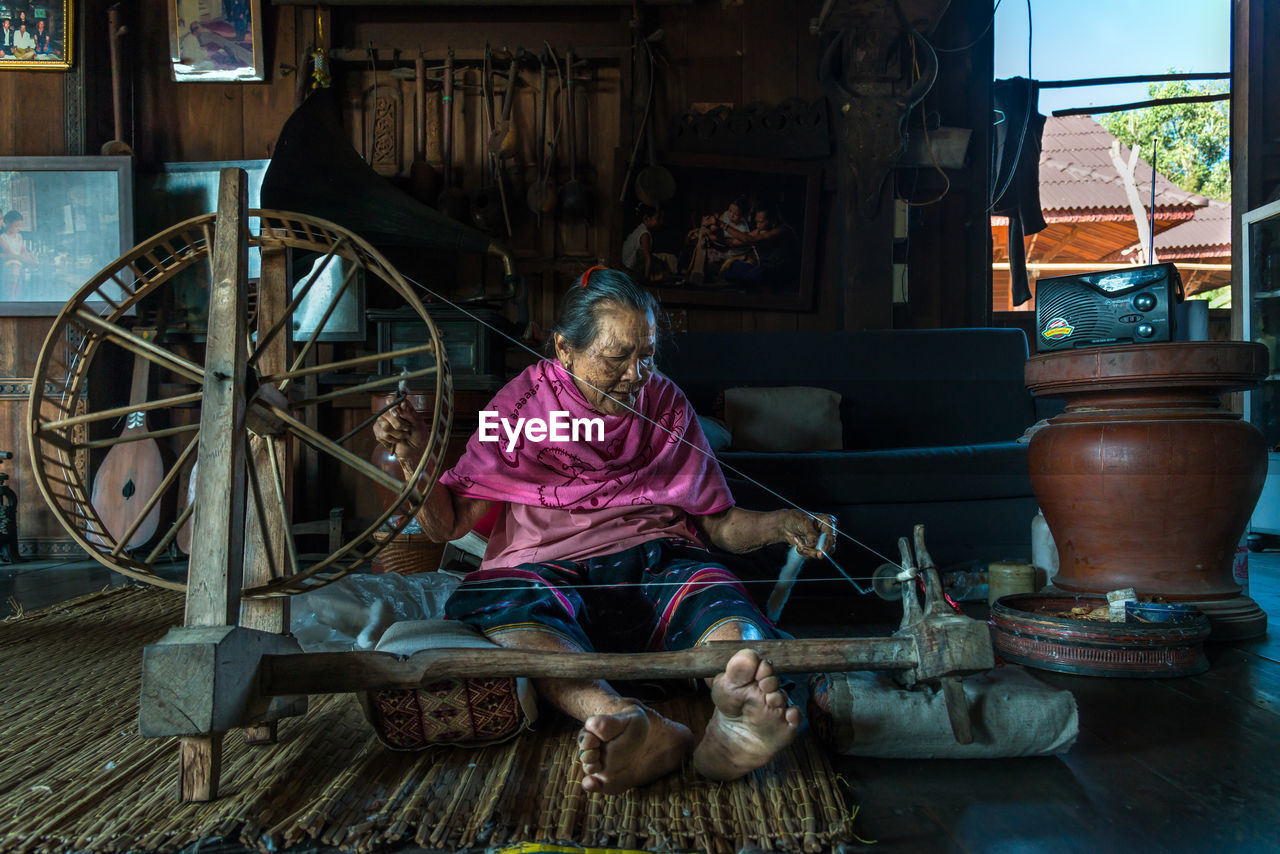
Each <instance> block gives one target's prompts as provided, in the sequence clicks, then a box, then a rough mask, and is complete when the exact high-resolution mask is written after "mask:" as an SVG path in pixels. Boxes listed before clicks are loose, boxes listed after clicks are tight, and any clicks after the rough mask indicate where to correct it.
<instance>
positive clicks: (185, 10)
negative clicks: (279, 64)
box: [0, 0, 266, 83]
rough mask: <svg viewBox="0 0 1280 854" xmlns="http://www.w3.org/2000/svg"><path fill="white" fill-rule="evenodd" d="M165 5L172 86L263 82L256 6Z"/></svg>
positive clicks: (217, 1)
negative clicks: (166, 8)
mask: <svg viewBox="0 0 1280 854" xmlns="http://www.w3.org/2000/svg"><path fill="white" fill-rule="evenodd" d="M0 2H3V0H0ZM168 2H169V59H170V61H171V62H172V63H173V79H174V80H178V81H200V80H204V81H209V82H213V83H228V82H232V83H234V82H241V81H244V82H253V81H261V80H265V79H266V78H265V77H264V76H263V71H264V68H265V64H264V61H263V58H262V0H168Z"/></svg>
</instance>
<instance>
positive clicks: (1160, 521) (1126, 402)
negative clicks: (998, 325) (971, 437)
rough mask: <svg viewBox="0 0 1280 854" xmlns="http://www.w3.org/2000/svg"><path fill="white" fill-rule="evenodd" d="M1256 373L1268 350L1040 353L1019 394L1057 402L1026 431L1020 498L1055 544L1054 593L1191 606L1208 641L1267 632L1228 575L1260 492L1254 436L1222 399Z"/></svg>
mask: <svg viewBox="0 0 1280 854" xmlns="http://www.w3.org/2000/svg"><path fill="white" fill-rule="evenodd" d="M1266 373H1267V350H1266V348H1265V347H1263V346H1262V345H1260V344H1250V343H1244V342H1185V343H1183V342H1179V343H1168V344H1141V345H1129V346H1115V347H1098V348H1088V349H1080V350H1070V351H1062V352H1057V353H1046V354H1043V355H1039V356H1035V357H1033V358H1031V359H1030V360H1028V362H1027V365H1026V371H1025V378H1026V384H1027V387H1028V388H1029V389H1030V390H1031V391H1032V392H1033V393H1034V394H1035V395H1037V396H1041V397H1057V398H1063V399H1065V401H1066V403H1067V408H1066V411H1065V412H1063V413H1062V414H1060V415H1058V416H1056V417H1055V418H1053V419H1051V420H1050V421H1049V423H1048V424H1047V425H1046V426H1045V427H1043V428H1041V429H1040V430H1038V431H1036V432H1035V433H1034V434H1033V436H1032V439H1031V445H1030V447H1029V449H1028V459H1027V463H1028V467H1029V469H1030V474H1031V485H1032V488H1033V489H1034V490H1035V494H1036V499H1037V500H1038V501H1039V503H1040V508H1041V510H1042V511H1043V512H1044V517H1045V520H1046V521H1047V522H1048V523H1049V528H1050V530H1051V531H1052V532H1053V537H1054V542H1055V543H1056V544H1057V547H1058V559H1059V568H1058V574H1057V575H1056V576H1055V577H1054V578H1053V585H1054V587H1056V588H1058V589H1061V590H1064V591H1068V592H1073V593H1081V592H1084V593H1106V592H1107V591H1110V590H1116V589H1120V588H1125V587H1132V588H1134V589H1135V590H1136V591H1137V592H1138V594H1139V595H1144V596H1146V595H1159V596H1161V597H1163V598H1164V599H1166V600H1168V601H1171V602H1190V603H1194V604H1195V605H1197V606H1198V607H1200V608H1201V609H1202V610H1204V611H1205V612H1206V613H1207V614H1208V616H1209V618H1210V620H1211V622H1212V623H1213V627H1214V634H1213V639H1214V640H1226V639H1236V638H1242V637H1253V636H1256V635H1259V634H1263V633H1265V631H1266V614H1265V613H1264V612H1263V611H1262V610H1261V609H1260V608H1259V607H1258V606H1257V604H1256V603H1255V602H1254V601H1253V600H1252V599H1249V598H1248V597H1245V596H1242V595H1240V594H1241V591H1240V587H1239V585H1237V584H1236V583H1235V581H1234V580H1233V578H1232V574H1231V563H1232V559H1233V557H1234V555H1235V550H1236V545H1237V544H1238V543H1239V541H1240V537H1241V535H1242V534H1243V533H1244V530H1245V527H1246V526H1247V524H1248V521H1249V516H1250V514H1251V513H1252V511H1253V507H1254V505H1255V504H1256V503H1257V500H1258V496H1259V494H1260V493H1261V491H1262V483H1263V480H1264V478H1265V476H1266V469H1267V455H1266V448H1265V446H1264V443H1263V438H1262V434H1261V433H1259V432H1258V430H1257V428H1255V427H1254V426H1253V425H1252V424H1249V423H1246V422H1244V421H1243V420H1241V418H1240V416H1239V415H1237V414H1236V413H1235V412H1233V411H1232V410H1231V409H1229V408H1227V407H1225V406H1224V405H1223V402H1222V395H1223V394H1224V393H1226V392H1228V391H1235V390H1240V389H1246V388H1250V387H1252V386H1254V385H1256V384H1257V383H1258V382H1259V381H1260V380H1261V379H1262V378H1263V377H1264V376H1266Z"/></svg>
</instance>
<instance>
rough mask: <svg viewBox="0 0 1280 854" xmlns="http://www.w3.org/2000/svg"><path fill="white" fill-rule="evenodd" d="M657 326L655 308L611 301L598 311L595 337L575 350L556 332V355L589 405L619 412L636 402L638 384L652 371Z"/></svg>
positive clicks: (598, 410)
mask: <svg viewBox="0 0 1280 854" xmlns="http://www.w3.org/2000/svg"><path fill="white" fill-rule="evenodd" d="M657 343H658V328H657V324H656V323H655V322H654V317H653V312H648V311H644V312H642V311H637V310H635V309H629V308H622V307H619V306H614V307H611V308H609V309H606V310H605V311H604V312H603V314H602V315H601V317H600V329H599V332H598V333H597V335H596V338H595V340H594V341H592V342H591V343H590V344H588V345H587V346H586V347H584V348H583V349H582V350H574V349H572V348H571V347H569V345H568V342H567V341H565V339H564V337H563V336H561V335H560V334H559V333H557V334H556V358H558V359H559V360H560V364H561V365H563V366H564V367H565V369H566V370H567V371H569V373H571V374H573V378H574V384H575V385H577V387H578V391H580V392H582V396H583V397H584V398H586V400H587V403H588V404H590V406H591V408H592V409H594V410H595V411H596V412H599V413H601V414H602V415H621V414H623V413H625V412H628V411H630V410H631V409H633V408H635V405H636V400H637V398H638V397H639V395H640V389H641V388H642V387H643V386H644V384H645V381H646V380H648V379H649V375H650V374H652V373H653V353H654V350H655V348H656V347H657Z"/></svg>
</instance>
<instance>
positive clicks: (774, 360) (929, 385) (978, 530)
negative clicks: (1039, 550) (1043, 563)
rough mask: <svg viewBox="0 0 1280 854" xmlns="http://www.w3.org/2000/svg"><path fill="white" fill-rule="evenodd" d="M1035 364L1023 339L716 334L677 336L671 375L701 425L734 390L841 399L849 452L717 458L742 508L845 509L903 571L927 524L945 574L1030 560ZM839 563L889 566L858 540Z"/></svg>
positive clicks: (946, 334) (663, 360) (850, 567)
mask: <svg viewBox="0 0 1280 854" xmlns="http://www.w3.org/2000/svg"><path fill="white" fill-rule="evenodd" d="M1026 358H1027V342H1026V338H1025V336H1024V335H1023V333H1022V331H1021V330H1018V329H939V330H867V331H851V332H755V333H718V332H716V333H712V332H706V333H679V334H676V335H674V336H673V337H672V339H671V340H670V341H667V342H665V343H664V344H663V346H662V348H661V349H660V351H659V354H658V368H659V370H661V371H662V372H663V373H664V374H666V375H667V376H669V377H670V378H672V379H673V380H675V382H676V383H677V384H678V385H679V386H680V387H681V388H682V389H683V390H684V391H685V393H686V394H687V395H688V397H689V400H690V401H691V402H692V404H693V406H694V408H695V409H696V410H697V412H698V413H699V414H700V415H710V414H712V413H713V411H714V409H715V406H716V397H717V396H718V395H720V394H721V393H722V392H724V390H725V389H728V388H731V387H735V386H757V387H768V386H813V387H820V388H826V389H831V390H833V391H836V392H839V393H840V395H841V396H842V400H841V403H840V422H841V429H842V432H843V442H842V445H843V449H842V450H839V451H809V452H762V451H735V450H733V449H732V448H730V449H728V450H721V451H718V452H717V456H718V458H719V459H720V460H721V462H722V464H723V465H724V466H725V467H726V471H725V475H726V477H727V478H728V479H729V482H730V486H731V487H732V489H733V492H734V495H735V497H736V498H737V500H738V503H739V504H740V505H741V506H743V507H747V508H753V509H773V508H777V507H782V506H786V504H785V502H784V501H783V500H782V499H780V498H779V497H778V496H777V495H774V494H771V491H772V492H776V493H778V494H779V495H781V496H783V497H784V498H785V499H788V500H790V501H793V502H795V503H796V504H799V505H800V506H801V507H804V508H805V509H807V510H810V511H812V512H830V513H835V514H836V515H837V516H838V517H839V519H840V526H841V528H842V530H844V531H846V532H847V533H849V534H851V535H852V536H854V537H856V538H857V539H858V540H860V541H862V542H863V543H866V544H867V545H868V546H870V547H871V548H873V549H875V550H876V551H877V552H879V553H880V554H882V555H885V556H888V557H890V558H892V559H893V560H895V561H896V560H897V559H898V549H897V539H898V537H900V536H909V535H910V533H911V530H912V526H913V525H914V524H915V523H918V522H919V523H923V524H924V525H925V526H926V531H927V542H928V544H929V547H930V550H931V552H932V554H933V556H934V558H935V560H936V561H937V562H938V564H939V565H940V566H942V567H944V568H945V567H955V566H958V565H962V564H967V563H970V562H976V561H981V562H985V561H990V560H1000V559H1004V558H1012V557H1021V558H1029V557H1030V553H1031V533H1030V532H1031V519H1032V517H1033V516H1034V515H1035V513H1036V501H1035V498H1034V497H1033V495H1032V492H1031V483H1030V480H1029V479H1028V476H1027V463H1026V448H1027V446H1026V445H1025V444H1020V443H1018V441H1017V439H1018V438H1019V437H1020V436H1021V435H1022V434H1023V432H1024V431H1025V430H1026V428H1027V427H1029V426H1030V425H1032V424H1033V423H1034V422H1035V421H1036V420H1037V417H1039V416H1038V414H1037V410H1036V402H1035V401H1034V399H1033V398H1032V396H1031V394H1030V393H1029V392H1027V390H1026V388H1025V387H1024V386H1023V382H1022V371H1023V363H1024V362H1025V360H1026ZM731 469H732V470H731ZM748 478H749V479H748ZM752 481H756V482H758V483H759V484H761V485H763V487H764V488H762V487H761V486H757V485H756V483H753V482H752ZM839 561H840V564H841V566H843V567H844V568H845V569H846V570H847V571H850V572H851V573H853V574H856V575H859V576H866V575H869V574H870V571H871V570H873V569H874V568H875V567H876V566H877V565H879V564H881V563H883V562H884V560H883V559H882V558H881V557H877V556H875V555H874V554H872V553H870V552H869V551H867V550H866V549H862V548H859V547H857V546H855V545H853V544H851V543H848V542H845V543H842V544H841V546H840V555H839ZM807 571H812V570H807ZM855 571H856V572H855ZM824 574H826V575H830V574H831V573H829V572H828V573H824ZM846 586H847V585H846Z"/></svg>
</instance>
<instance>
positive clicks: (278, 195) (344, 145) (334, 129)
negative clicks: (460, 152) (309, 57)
mask: <svg viewBox="0 0 1280 854" xmlns="http://www.w3.org/2000/svg"><path fill="white" fill-rule="evenodd" d="M337 112H338V110H337V103H336V99H335V96H334V95H333V92H332V90H330V89H317V90H316V91H315V92H313V93H312V94H311V95H310V96H309V97H308V98H307V100H306V101H304V102H303V104H302V106H300V107H299V108H298V109H296V110H294V112H293V115H291V116H290V117H289V120H288V121H286V122H285V124H284V127H283V128H282V129H281V131H280V136H279V138H278V139H277V140H276V147H275V151H274V153H273V155H272V157H271V163H270V165H269V166H268V167H267V172H266V174H265V175H264V176H263V178H262V206H263V207H264V208H268V209H274V210H286V211H297V212H298V213H304V214H310V215H311V216H316V217H320V218H321V219H327V220H330V221H331V222H335V223H337V224H338V225H340V226H342V227H344V228H347V229H350V230H351V231H354V232H355V233H356V234H358V235H360V236H361V237H363V238H364V239H365V240H368V241H369V242H370V243H372V244H373V245H374V246H409V247H416V248H421V249H426V250H428V251H431V252H439V253H443V254H456V253H460V252H463V253H469V254H488V255H494V256H497V257H498V258H500V259H501V260H502V268H503V274H504V280H505V284H506V293H504V294H503V295H502V296H501V297H500V298H501V299H510V298H512V297H513V296H515V295H516V293H517V291H518V290H519V286H518V279H519V274H518V273H517V272H516V267H515V259H514V257H513V256H512V255H511V252H510V250H508V249H507V248H506V247H505V246H503V245H502V244H501V243H498V242H497V241H495V240H493V239H492V238H490V237H489V236H488V235H486V234H482V233H481V232H479V231H477V230H476V229H474V228H471V227H470V226H467V225H463V224H462V223H460V222H457V221H456V220H453V219H450V218H449V217H447V216H445V215H444V214H442V213H440V212H439V211H437V210H434V209H433V208H429V207H427V206H426V205H424V204H422V203H421V202H419V201H417V200H416V199H414V198H413V197H411V196H409V195H408V194H407V193H405V192H403V191H401V190H400V189H398V188H397V187H395V186H394V185H393V184H392V183H391V182H390V181H388V180H387V179H386V178H383V177H382V176H381V175H379V174H378V173H376V172H374V171H373V169H372V168H371V167H370V166H369V165H368V164H367V163H365V162H364V160H363V159H362V158H361V157H360V154H359V153H358V152H357V151H356V150H355V149H354V148H352V147H351V143H350V142H348V141H347V136H346V133H345V131H343V129H342V126H341V125H340V124H338V120H337Z"/></svg>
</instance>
